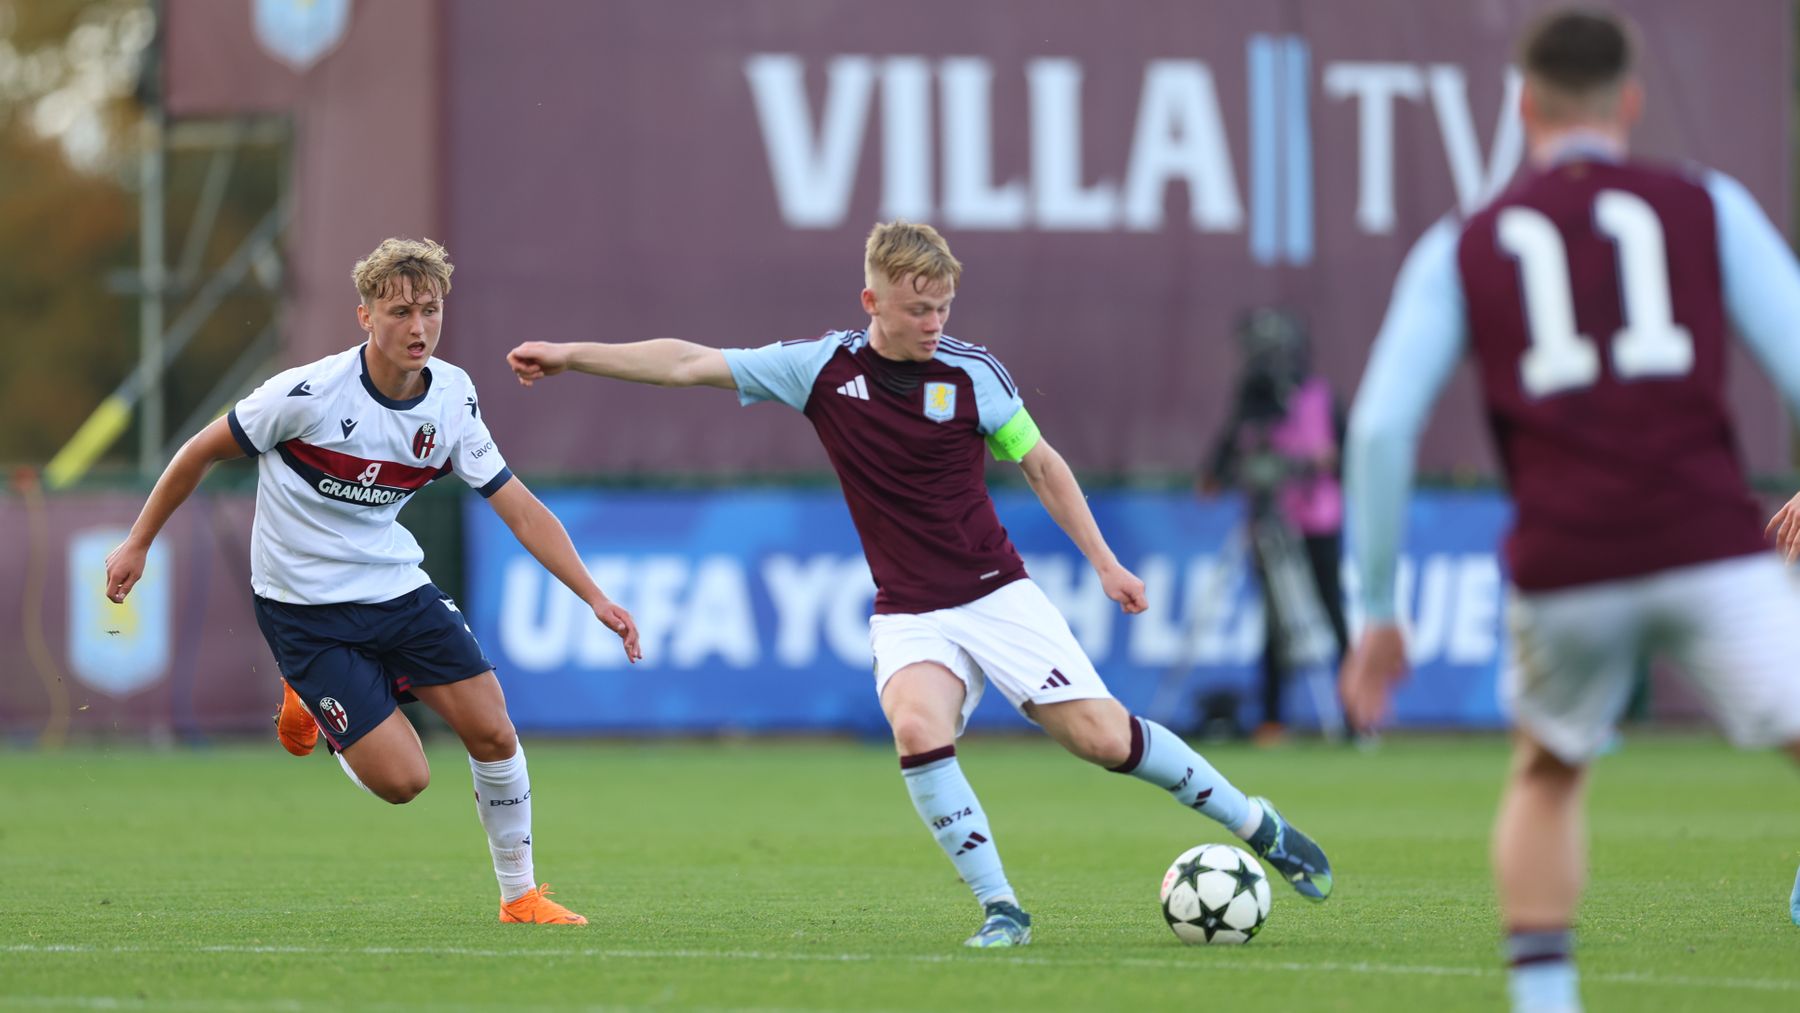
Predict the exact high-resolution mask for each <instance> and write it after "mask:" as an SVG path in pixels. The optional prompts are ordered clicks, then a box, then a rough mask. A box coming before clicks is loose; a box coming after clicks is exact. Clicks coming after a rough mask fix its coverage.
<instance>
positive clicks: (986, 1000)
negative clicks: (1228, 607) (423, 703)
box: [0, 735, 1800, 1013]
mask: <svg viewBox="0 0 1800 1013" xmlns="http://www.w3.org/2000/svg"><path fill="white" fill-rule="evenodd" d="M430 748H431V757H432V761H433V768H434V775H435V782H434V784H433V786H432V788H431V789H430V790H429V791H427V792H426V793H425V794H424V795H423V796H421V797H420V798H419V799H418V800H417V801H415V802H414V803H412V804H411V805H408V806H404V807H392V806H388V805H385V804H383V803H380V802H377V801H376V800H374V799H373V798H370V797H369V796H367V795H364V794H362V793H360V792H357V791H356V790H354V789H353V788H352V787H351V786H350V785H349V783H348V782H346V781H345V780H344V778H343V776H342V775H341V774H340V773H339V772H338V770H337V766H336V764H334V763H332V762H331V760H330V759H328V758H327V757H325V756H324V755H322V753H321V754H320V755H316V756H314V757H311V758H308V759H305V760H296V759H293V758H291V757H288V756H287V755H286V754H285V753H283V752H281V751H280V749H279V748H278V747H277V746H276V745H275V743H274V741H273V740H272V739H271V740H270V741H268V742H266V743H257V744H254V745H234V746H230V747H222V748H215V749H205V750H172V751H151V750H145V749H140V748H136V747H122V746H121V747H106V746H91V747H83V748H79V749H70V750H66V751H61V752H29V751H17V750H14V751H7V752H0V772H3V773H4V777H3V779H0V783H3V784H4V786H5V790H4V799H5V802H4V812H5V816H4V817H3V818H0V1008H19V1009H64V1008H66V1009H127V1010H130V1009H153V1010H165V1009H166V1010H185V1009H196V1010H206V1011H211V1010H233V1009H243V1010H281V1011H285V1010H320V1011H326V1010H344V1009H373V1010H443V1009H479V1008H500V1007H504V1008H508V1009H514V1010H563V1009H600V1010H619V1009H645V1010H650V1009H655V1010H662V1009H671V1010H827V1009H849V1010H919V1011H938V1010H964V1009H966V1010H995V1011H999V1010H1016V1009H1033V1010H1063V1009H1071V1010H1073V1009H1104V1010H1149V1009H1171V1010H1218V1011H1234V1010H1383V1011H1390V1010H1459V1009H1471V1010H1484V1009H1485V1010H1497V1009H1502V1008H1504V998H1503V997H1504V977H1503V975H1502V974H1501V971H1500V969H1499V966H1498V956H1497V954H1498V942H1497V932H1496V928H1495V914H1494V907H1493V900H1492V891H1491V889H1490V886H1489V879H1488V873H1487V859H1486V855H1487V835H1488V824H1489V820H1490V818H1491V816H1492V812H1493V808H1494V801H1495V798H1496V795H1497V792H1498V789H1499V784H1500V778H1501V772H1502V767H1503V765H1504V757H1505V746H1504V743H1502V742H1501V741H1500V740H1499V739H1497V738H1473V739H1396V740H1393V741H1390V742H1388V743H1386V744H1385V745H1384V746H1383V747H1382V748H1381V749H1379V750H1378V751H1375V752H1372V753H1362V752H1357V751H1354V750H1348V749H1334V748H1330V747H1326V746H1323V745H1318V746H1301V747H1295V748H1290V749H1285V750H1277V751H1251V750H1248V749H1244V748H1237V747H1223V748H1218V749H1215V750H1213V751H1212V753H1211V758H1212V759H1213V760H1214V762H1216V763H1217V764H1218V765H1219V767H1220V768H1221V769H1222V770H1224V771H1225V772H1226V773H1227V774H1229V775H1230V776H1231V777H1233V778H1234V779H1235V780H1236V781H1237V783H1238V784H1239V785H1241V786H1243V787H1245V788H1246V789H1247V790H1250V791H1253V792H1261V793H1265V794H1268V795H1270V796H1271V797H1272V798H1274V799H1275V800H1276V801H1277V802H1278V803H1279V804H1280V805H1281V806H1282V807H1283V809H1284V811H1286V812H1287V814H1288V815H1289V816H1291V817H1293V818H1294V819H1295V820H1296V821H1297V822H1299V823H1300V824H1301V825H1302V826H1303V827H1305V828H1306V829H1307V830H1308V831H1310V832H1311V833H1312V834H1313V835H1314V836H1316V837H1317V838H1318V839H1319V840H1320V841H1321V842H1322V843H1323V844H1324V845H1325V847H1326V848H1327V849H1328V850H1329V852H1330V854H1331V856H1332V859H1333V861H1334V863H1335V865H1336V872H1337V894H1336V896H1334V897H1333V898H1332V899H1331V900H1330V901H1329V902H1328V903H1326V904H1324V905H1319V906H1314V905H1311V904H1308V903H1306V902H1305V901H1303V900H1302V899H1300V898H1299V897H1298V896H1297V895H1295V894H1294V893H1292V891H1290V890H1288V889H1287V888H1286V887H1285V886H1281V885H1277V887H1276V897H1275V908H1274V911H1273V913H1272V914H1271V915H1270V918H1269V923H1268V925H1267V926H1266V927H1265V928H1264V930H1263V932H1262V934H1261V935H1260V936H1258V937H1257V938H1256V939H1255V940H1254V941H1253V942H1251V943H1250V944H1249V945H1248V946H1244V947H1216V948H1214V947H1184V946H1182V945H1180V944H1179V943H1178V942H1177V941H1176V940H1175V938H1174V936H1173V935H1171V934H1170V932H1169V930H1168V929H1167V928H1166V927H1165V926H1164V925H1163V924H1162V922H1161V917H1160V913H1159V911H1158V908H1157V903H1156V890H1157V886H1158V885H1159V883H1160V880H1161V875H1162V871H1163V869H1164V867H1165V866H1166V865H1167V864H1168V862H1169V861H1170V860H1171V859H1173V858H1174V856H1175V855H1176V854H1177V853H1179V852H1180V851H1182V850H1183V849H1184V848H1186V847H1188V846H1189V845H1192V844H1195V843H1199V842H1201V841H1205V840H1222V839H1225V835H1224V834H1223V833H1222V832H1221V831H1220V830H1219V829H1218V828H1216V827H1215V826H1213V825H1212V824H1211V823H1209V822H1207V821H1206V820H1204V819H1201V818H1199V817H1197V816H1195V815H1193V814H1191V813H1188V812H1186V811H1184V810H1182V809H1180V808H1179V807H1177V806H1176V805H1174V804H1173V803H1171V802H1170V801H1169V799H1168V798H1167V797H1166V796H1165V795H1164V794H1163V793H1162V792H1160V791H1158V790H1156V789H1155V788H1153V787H1151V786H1149V785H1145V784H1142V783H1140V782H1137V781H1134V780H1131V779H1128V778H1123V777H1119V776H1117V775H1112V774H1107V773H1105V772H1103V771H1100V770H1096V769H1093V768H1090V767H1087V766H1086V765H1084V764H1082V763H1080V762H1078V761H1076V760H1075V759H1073V758H1072V757H1069V756H1066V755H1064V754H1062V753H1061V752H1060V751H1058V750H1057V749H1056V748H1055V747H1054V746H1052V745H1050V744H1049V743H1048V742H1046V741H1043V740H1041V739H1010V738H983V737H981V736H979V735H977V736H972V737H971V738H969V739H967V740H965V741H964V742H963V744H962V746H961V755H962V757H963V763H964V767H965V769H966V770H967V771H968V773H969V776H970V779H971V781H972V782H973V783H974V785H975V786H976V789H977V790H978V791H979V792H980V793H981V796H982V800H983V802H984V804H985V805H986V807H987V809H988V813H989V816H990V818H991V819H992V821H993V824H994V829H995V831H996V835H995V837H996V841H997V842H998V844H999V846H1000V849H1001V853H1002V855H1003V856H1004V857H1005V859H1006V861H1007V865H1008V870H1009V872H1010V875H1011V878H1012V881H1013V884H1014V886H1016V887H1017V888H1018V889H1019V891H1020V893H1021V895H1022V899H1023V901H1024V903H1025V906H1026V907H1027V909H1029V910H1030V911H1031V912H1032V913H1033V915H1034V917H1035V919H1036V921H1035V924H1034V932H1035V933H1036V938H1035V940H1034V942H1033V943H1032V945H1031V946H1030V947H1028V948H1026V949H1023V950H1016V951H1010V952H1008V951H999V952H970V951H966V950H964V949H962V948H961V947H960V946H959V943H960V942H961V940H962V939H963V937H964V936H965V935H967V934H968V932H969V931H971V930H972V929H973V928H974V927H975V925H976V923H977V921H978V920H979V919H978V912H977V910H976V908H975V906H974V904H973V902H972V901H971V900H970V898H969V896H968V894H967V892H966V891H965V890H964V889H963V887H962V886H961V885H960V884H959V883H958V882H957V881H956V880H955V878H954V874H953V873H952V871H951V868H950V864H949V863H948V862H947V861H946V860H945V859H944V857H943V855H942V854H940V853H939V852H938V850H937V848H936V847H935V845H933V843H932V841H931V839H930V837H929V836H928V835H927V834H926V832H925V830H924V829H923V828H922V827H921V826H920V825H919V822H918V819H917V817H916V816H915V815H914V814H913V812H912V808H911V806H910V804H909V803H908V801H907V798H906V793H905V790H904V788H903V787H902V785H901V782H900V778H899V775H898V772H897V767H896V764H895V762H894V759H893V755H892V753H891V752H890V751H889V750H888V749H887V748H886V746H885V744H880V745H878V744H858V743H847V742H726V743H700V744H694V743H679V742H672V743H660V742H651V743H621V742H611V743H585V742H570V741H554V740H549V739H544V738H541V737H540V738H537V739H535V740H529V739H528V741H527V748H528V750H529V753H530V757H531V770H532V776H533V803H534V806H535V815H536V826H535V832H534V836H535V838H536V844H537V861H538V874H539V878H540V879H543V880H548V881H549V882H550V883H551V884H552V886H553V887H554V888H555V889H556V891H557V894H558V897H559V899H561V900H563V901H565V902H567V903H568V904H569V905H570V906H571V907H573V908H574V909H576V910H578V911H581V912H583V913H585V914H587V915H588V917H589V918H590V919H591V920H592V923H591V924H590V925H588V926H586V927H585V928H569V927H539V926H517V925H500V924H498V923H497V922H496V920H495V915H496V911H497V902H496V895H495V886H494V881H493V878H492V874H491V872H490V870H489V868H488V856H487V850H486V847H485V843H484V841H483V838H482V836H481V832H480V829H479V827H478V825H477V823H476V820H475V814H474V812H473V807H472V805H471V803H470V788H469V774H468V770H467V767H466V764H465V762H464V759H463V757H462V756H461V754H460V753H459V752H458V751H457V750H456V749H455V748H454V747H453V746H451V745H450V744H448V743H446V742H444V741H442V740H438V741H435V742H433V743H432V744H431V747H430ZM1797 803H1800V782H1797V781H1796V779H1795V777H1794V773H1793V771H1792V770H1790V769H1789V766H1788V764H1787V763H1786V762H1785V761H1784V760H1782V759H1781V758H1779V757H1777V756H1773V755H1764V754H1751V755H1743V754H1735V753H1732V752H1730V751H1729V750H1727V749H1726V748H1725V747H1724V746H1722V745H1719V744H1717V743H1716V742H1714V741H1712V740H1710V739H1688V738H1665V737H1652V736H1648V735H1642V736H1633V737H1631V738H1630V739H1629V740H1628V741H1627V742H1626V744H1625V748H1624V749H1623V750H1622V751H1621V752H1619V753H1618V754H1617V755H1613V756H1609V757H1607V758H1605V759H1604V760H1602V761H1601V763H1600V764H1599V765H1598V767H1597V769H1596V771H1595V778H1594V781H1593V788H1592V809H1591V811H1592V822H1591V829H1592V837H1593V873H1594V877H1593V882H1592V884H1591V887H1590V890H1589V894H1588V898H1587V901H1586V904H1585V907H1584V908H1583V911H1582V915H1581V923H1580V935H1579V943H1580V950H1579V952H1580V957H1581V967H1582V972H1583V988H1584V993H1585V996H1586V999H1587V1001H1588V1006H1589V1009H1590V1010H1599V1011H1604V1010H1630V1011H1632V1013H1650V1011H1657V1010H1682V1009H1693V1010H1718V1009H1730V1010H1793V1009H1800V927H1796V926H1794V925H1793V924H1791V923H1790V922H1789V920H1788V915H1787V910H1786V908H1787V895H1788V890H1789V887H1790V884H1791V883H1792V881H1793V875H1794V867H1795V863H1796V861H1797V860H1800V804H1797Z"/></svg>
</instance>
